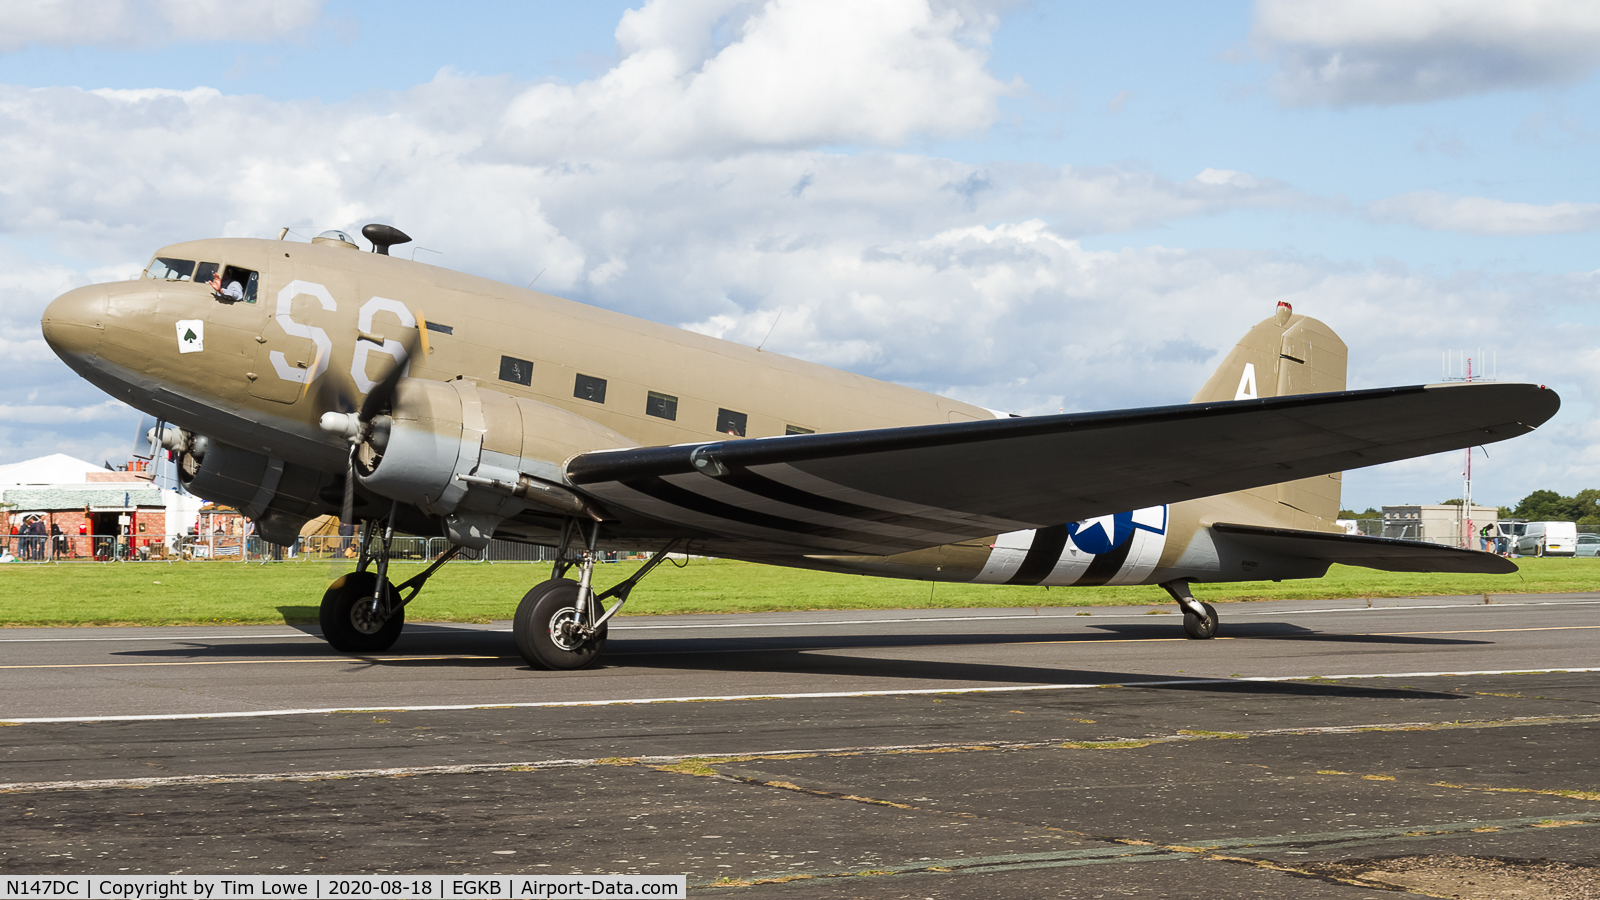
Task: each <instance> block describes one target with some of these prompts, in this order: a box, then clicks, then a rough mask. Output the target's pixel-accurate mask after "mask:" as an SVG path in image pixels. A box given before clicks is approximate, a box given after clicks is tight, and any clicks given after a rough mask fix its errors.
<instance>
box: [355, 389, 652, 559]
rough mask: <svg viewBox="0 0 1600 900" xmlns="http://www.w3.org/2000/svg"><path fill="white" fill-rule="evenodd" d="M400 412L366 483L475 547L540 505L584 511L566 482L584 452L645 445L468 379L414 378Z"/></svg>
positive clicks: (376, 428) (384, 428) (398, 396)
mask: <svg viewBox="0 0 1600 900" xmlns="http://www.w3.org/2000/svg"><path fill="white" fill-rule="evenodd" d="M391 406H392V410H393V411H392V413H391V414H390V415H388V416H380V417H379V418H377V419H375V420H374V421H373V423H372V424H373V429H372V432H373V433H372V437H371V439H370V441H369V442H368V443H367V444H366V445H365V446H364V447H363V448H362V451H361V452H360V453H359V454H358V456H357V460H358V463H359V464H360V468H359V474H360V478H361V484H362V486H363V487H365V488H367V489H368V490H370V491H374V492H376V493H379V494H382V495H383V496H385V497H390V498H392V499H395V500H399V501H401V502H403V503H409V504H412V505H414V506H416V507H417V508H419V509H421V510H422V511H423V512H426V513H429V514H432V515H437V516H443V517H444V518H445V527H446V530H447V532H448V534H449V536H450V539H451V540H452V541H454V542H456V543H459V544H465V545H467V546H469V547H482V546H485V545H487V544H488V542H489V538H490V536H491V535H492V534H493V532H494V527H495V525H496V523H498V522H499V521H500V520H501V519H505V518H507V517H510V516H514V515H516V514H517V513H519V512H521V511H523V510H524V509H528V508H530V507H533V508H542V509H547V510H551V511H554V512H564V513H568V514H571V513H573V512H575V511H578V510H581V509H582V506H583V504H584V501H583V499H582V498H581V497H580V496H579V495H578V494H576V493H575V492H572V491H569V490H567V489H566V488H565V487H563V486H562V485H564V483H565V479H564V478H563V476H562V473H561V463H562V462H563V461H565V460H566V459H568V458H569V457H571V456H573V455H574V454H577V453H582V452H585V451H588V450H600V449H610V448H616V447H636V446H638V444H637V443H636V442H634V441H631V440H629V439H627V438H625V437H623V436H622V435H620V434H618V433H617V432H615V431H612V430H611V429H609V428H606V427H605V426H603V425H601V424H600V423H598V422H595V421H594V420H592V419H586V418H584V417H583V416H580V415H577V414H575V413H570V412H567V411H566V410H563V409H559V408H557V407H554V406H551V405H550V404H548V403H541V402H539V401H537V400H528V399H525V398H521V397H512V396H510V395H508V394H502V393H500V392H499V391H491V390H484V389H482V388H479V387H478V386H477V385H476V384H474V383H472V382H470V381H465V380H462V379H457V380H455V381H430V380H426V379H420V378H407V379H404V380H402V381H401V382H400V383H399V384H398V385H397V386H396V387H395V395H394V401H393V403H392V404H391ZM530 485H531V486H532V487H533V488H534V489H532V490H530V489H529V487H530ZM574 504H576V505H575V506H574ZM564 505H565V506H568V507H571V508H563V506H564Z"/></svg>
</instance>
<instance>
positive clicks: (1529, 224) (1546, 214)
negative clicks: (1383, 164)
mask: <svg viewBox="0 0 1600 900" xmlns="http://www.w3.org/2000/svg"><path fill="white" fill-rule="evenodd" d="M1367 214H1368V215H1370V216H1371V217H1372V218H1373V219H1376V220H1377V221H1380V222H1398V223H1402V224H1406V225H1415V226H1417V227H1419V228H1428V229H1432V230H1434V231H1459V232H1464V233H1466V234H1507V235H1510V234H1564V233H1568V232H1575V231H1596V230H1600V203H1549V204H1537V203H1509V202H1507V201H1505V200H1495V199H1492V198H1489V197H1458V196H1455V195H1452V194H1441V193H1437V192H1434V191H1414V192H1412V193H1409V194H1400V195H1399V196H1396V197H1389V198H1386V199H1384V200H1379V201H1377V202H1375V203H1372V204H1370V205H1368V207H1367Z"/></svg>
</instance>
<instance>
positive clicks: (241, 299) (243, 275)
mask: <svg viewBox="0 0 1600 900" xmlns="http://www.w3.org/2000/svg"><path fill="white" fill-rule="evenodd" d="M256 279H257V276H256V273H255V272H252V271H250V270H249V269H241V268H239V267H238V266H226V267H224V268H223V269H222V270H221V271H215V272H213V273H212V274H211V280H210V282H209V284H210V285H211V290H212V291H213V292H215V293H216V295H217V299H218V300H225V301H227V302H229V303H254V302H256Z"/></svg>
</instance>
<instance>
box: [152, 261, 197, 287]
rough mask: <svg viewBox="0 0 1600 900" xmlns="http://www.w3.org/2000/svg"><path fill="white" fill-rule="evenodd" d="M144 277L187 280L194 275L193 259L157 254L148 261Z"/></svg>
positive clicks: (163, 279) (158, 279)
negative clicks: (173, 257)
mask: <svg viewBox="0 0 1600 900" xmlns="http://www.w3.org/2000/svg"><path fill="white" fill-rule="evenodd" d="M144 277H146V278H153V279H155V280H156V281H189V280H191V279H192V278H193V277H194V260H192V259H172V258H170V257H166V256H158V257H156V258H155V259H153V260H151V261H150V265H149V266H148V267H147V268H146V269H145V270H144Z"/></svg>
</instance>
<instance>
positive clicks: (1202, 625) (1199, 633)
mask: <svg viewBox="0 0 1600 900" xmlns="http://www.w3.org/2000/svg"><path fill="white" fill-rule="evenodd" d="M1200 605H1201V606H1204V607H1205V608H1206V617H1205V618H1204V619H1201V618H1199V617H1197V616H1194V615H1191V614H1190V613H1189V612H1188V611H1187V610H1185V611H1184V614H1183V633H1184V634H1186V635H1188V636H1189V637H1190V639H1192V640H1196V641H1205V640H1210V639H1211V638H1214V637H1216V636H1217V625H1218V624H1219V620H1218V619H1217V608H1216V607H1214V606H1212V605H1211V604H1209V603H1202V604H1200Z"/></svg>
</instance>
